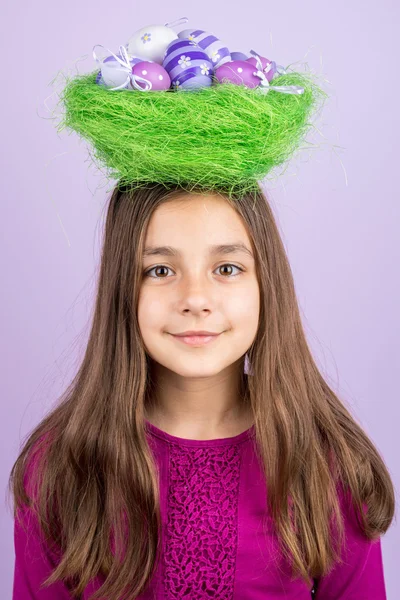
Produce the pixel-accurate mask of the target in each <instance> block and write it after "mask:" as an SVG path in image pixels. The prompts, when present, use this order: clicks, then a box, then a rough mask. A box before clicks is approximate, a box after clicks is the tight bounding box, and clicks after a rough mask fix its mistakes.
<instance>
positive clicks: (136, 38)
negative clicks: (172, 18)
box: [128, 25, 178, 65]
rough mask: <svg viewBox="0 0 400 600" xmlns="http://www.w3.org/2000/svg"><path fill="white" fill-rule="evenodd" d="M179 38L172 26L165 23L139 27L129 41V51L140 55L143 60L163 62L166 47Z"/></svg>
mask: <svg viewBox="0 0 400 600" xmlns="http://www.w3.org/2000/svg"><path fill="white" fill-rule="evenodd" d="M177 38H178V36H177V34H176V33H175V31H174V30H173V29H171V28H170V27H166V26H165V25H149V26H148V27H143V28H142V29H139V31H137V32H136V33H134V34H133V36H132V37H131V38H130V39H129V41H128V52H129V54H132V55H133V56H140V57H141V59H142V60H151V61H153V62H156V63H158V64H160V65H161V64H162V61H163V58H164V53H165V49H166V47H167V46H168V44H170V43H171V42H172V41H173V40H176V39H177Z"/></svg>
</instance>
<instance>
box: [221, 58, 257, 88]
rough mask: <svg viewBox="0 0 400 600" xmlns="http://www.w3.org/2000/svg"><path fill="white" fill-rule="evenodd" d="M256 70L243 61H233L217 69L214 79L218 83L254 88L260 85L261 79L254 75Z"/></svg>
mask: <svg viewBox="0 0 400 600" xmlns="http://www.w3.org/2000/svg"><path fill="white" fill-rule="evenodd" d="M256 70H257V69H255V68H254V65H252V64H251V63H249V62H247V61H245V60H234V61H232V62H230V63H226V64H224V65H222V66H221V67H219V68H218V69H217V70H216V71H215V77H216V79H217V80H218V81H219V82H220V83H234V84H236V85H245V86H246V87H249V88H255V87H258V86H259V85H260V82H261V79H260V78H259V77H257V75H254V73H255V71H256Z"/></svg>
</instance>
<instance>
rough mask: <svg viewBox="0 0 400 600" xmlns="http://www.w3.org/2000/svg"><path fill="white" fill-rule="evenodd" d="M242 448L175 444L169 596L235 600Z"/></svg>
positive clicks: (170, 598) (187, 599)
mask: <svg viewBox="0 0 400 600" xmlns="http://www.w3.org/2000/svg"><path fill="white" fill-rule="evenodd" d="M240 460H241V454H240V452H239V449H238V446H237V445H233V446H218V447H205V448H200V447H197V448H196V447H194V448H191V447H182V446H178V445H175V444H170V465H169V488H168V522H167V526H166V542H165V552H164V561H165V577H164V586H165V597H166V598H168V600H178V599H179V600H182V599H185V600H205V599H209V598H218V600H231V599H232V597H233V587H234V579H235V566H236V550H237V507H238V492H239V475H240Z"/></svg>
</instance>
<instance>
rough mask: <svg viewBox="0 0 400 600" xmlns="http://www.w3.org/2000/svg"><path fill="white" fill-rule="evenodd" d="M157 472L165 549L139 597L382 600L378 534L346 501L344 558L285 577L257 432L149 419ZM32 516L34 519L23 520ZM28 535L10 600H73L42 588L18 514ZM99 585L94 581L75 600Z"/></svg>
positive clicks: (31, 537) (21, 544) (44, 563)
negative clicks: (216, 430)
mask: <svg viewBox="0 0 400 600" xmlns="http://www.w3.org/2000/svg"><path fill="white" fill-rule="evenodd" d="M146 425H147V435H148V436H149V438H148V439H149V443H150V446H151V448H152V450H153V452H154V453H155V454H154V455H155V458H156V462H157V464H158V467H159V472H160V482H161V486H160V494H161V517H162V531H163V536H162V537H163V543H162V555H161V560H160V562H159V565H158V568H157V570H156V572H155V573H154V576H153V578H152V580H151V582H150V585H149V587H148V589H147V590H146V592H145V593H142V594H141V595H140V596H138V597H137V600H184V599H185V600H206V599H207V600H209V599H210V598H215V599H217V600H280V599H283V598H284V599H285V600H310V599H312V598H314V599H317V600H339V599H340V600H386V590H385V580H384V570H383V563H382V550H381V540H380V539H378V540H376V541H374V542H371V541H369V540H368V539H367V538H365V537H364V536H363V535H362V532H361V530H360V528H359V526H358V525H357V521H356V516H355V513H354V512H353V511H352V510H351V509H350V506H349V505H348V504H344V505H343V507H344V508H343V510H344V518H345V527H346V537H347V549H346V550H345V562H344V564H342V565H336V566H335V567H334V569H333V570H332V571H331V573H330V574H328V575H327V576H326V577H324V578H321V579H319V580H318V581H314V584H315V586H316V589H315V590H314V591H313V585H312V583H310V585H308V584H306V583H305V582H304V581H302V580H301V579H296V580H294V581H291V580H290V565H289V564H288V563H287V562H286V561H285V560H284V559H283V557H282V555H281V553H280V551H279V549H278V540H277V538H276V534H275V532H274V528H273V526H272V522H271V521H268V520H267V523H268V527H267V532H266V535H265V536H264V534H263V531H262V517H263V514H264V510H265V507H266V496H265V489H264V488H265V486H264V484H263V474H262V471H261V466H260V464H259V460H258V457H257V455H256V453H255V445H254V442H255V438H254V436H255V428H254V425H253V426H252V427H250V429H248V430H246V431H244V432H242V433H240V434H239V435H236V436H234V437H230V438H219V439H214V440H190V439H184V438H179V437H176V436H173V435H170V434H168V433H166V432H164V431H162V430H161V429H158V428H157V427H155V426H154V425H153V424H151V423H150V422H148V421H146ZM29 517H31V518H29ZM24 520H25V523H26V525H27V526H28V535H26V534H25V532H24V531H23V529H22V528H21V527H17V526H16V524H15V522H14V534H15V535H14V540H15V554H16V558H15V571H14V588H13V600H71V599H72V595H71V594H70V591H69V590H68V588H67V587H66V586H65V585H64V584H62V583H59V582H57V583H55V584H53V585H52V586H50V587H48V588H46V589H43V590H39V588H40V584H41V583H42V582H43V581H44V580H45V579H46V577H48V576H49V574H50V572H51V571H52V569H53V568H54V565H55V564H56V562H55V561H56V558H55V557H54V556H53V555H52V554H51V553H50V551H49V549H48V548H46V544H45V542H44V540H43V536H41V535H40V533H39V531H38V527H37V523H36V522H35V520H34V519H33V518H32V515H30V514H29V513H28V512H25V513H24ZM103 582H104V576H98V577H96V578H95V579H93V580H92V581H91V582H90V583H89V585H88V586H87V587H86V589H85V592H84V594H83V596H82V600H88V599H89V597H90V595H91V594H92V593H93V592H94V591H96V590H97V589H98V588H99V587H100V585H101V584H102V583H103Z"/></svg>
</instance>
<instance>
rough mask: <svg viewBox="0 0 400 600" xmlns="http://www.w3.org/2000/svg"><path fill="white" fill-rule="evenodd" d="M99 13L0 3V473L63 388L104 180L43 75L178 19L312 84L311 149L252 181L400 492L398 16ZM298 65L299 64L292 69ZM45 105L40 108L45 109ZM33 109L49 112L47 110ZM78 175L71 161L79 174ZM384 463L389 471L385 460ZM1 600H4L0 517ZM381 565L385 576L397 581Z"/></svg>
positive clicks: (331, 357) (298, 9)
mask: <svg viewBox="0 0 400 600" xmlns="http://www.w3.org/2000/svg"><path fill="white" fill-rule="evenodd" d="M165 6H166V4H165V3H164V2H161V1H160V0H158V1H157V2H155V3H154V4H153V6H151V4H150V3H147V2H146V3H143V6H141V5H139V4H138V3H133V2H132V3H131V2H120V1H119V0H116V1H115V2H113V3H111V4H110V3H109V2H105V1H103V0H97V2H94V0H86V1H85V2H81V1H80V2H77V1H75V0H73V1H70V2H66V3H54V2H51V1H50V0H38V1H37V2H28V1H27V0H24V2H23V3H22V4H21V3H17V2H14V1H11V0H6V1H3V3H2V8H3V10H2V12H3V15H2V16H1V21H2V23H3V28H2V31H3V33H2V36H1V42H0V43H1V44H2V56H3V59H4V60H3V62H2V94H1V103H2V107H1V115H2V130H1V134H2V135H1V148H2V178H1V202H2V215H3V217H2V219H1V237H0V242H1V252H0V257H1V277H2V286H1V289H2V295H1V303H2V307H1V309H2V310H1V331H2V336H1V353H2V360H1V364H2V377H1V410H2V416H1V421H0V423H1V436H0V440H1V441H0V443H1V448H2V452H1V460H2V463H1V477H2V483H3V489H4V493H5V486H6V483H7V479H8V475H9V471H10V469H11V465H12V463H13V462H14V460H15V458H16V456H17V453H18V450H19V445H20V442H21V441H22V438H23V437H24V436H25V435H26V434H27V433H28V432H29V431H30V430H31V429H32V428H33V426H34V425H36V424H37V422H38V421H39V420H40V419H41V418H42V417H43V416H44V414H45V412H46V411H47V410H48V409H50V407H51V405H52V403H53V402H54V401H55V400H56V399H57V397H58V396H59V394H60V393H61V392H62V390H64V389H65V386H66V385H67V383H68V382H69V381H70V378H71V376H72V374H73V373H74V370H75V368H76V366H77V364H78V361H79V357H80V356H81V353H82V352H83V348H84V344H85V340H86V335H87V328H86V325H87V319H88V316H89V312H90V310H91V307H92V301H93V291H94V283H95V275H96V271H95V270H96V265H97V263H98V254H99V253H98V249H99V241H100V225H101V222H102V215H101V211H102V208H103V206H104V203H105V201H106V197H107V194H108V191H109V190H110V189H111V183H108V182H107V181H105V180H104V178H103V176H102V174H101V173H99V172H98V171H96V170H95V169H94V168H93V167H90V161H89V160H87V159H88V154H87V149H86V145H85V144H84V143H83V142H80V141H79V139H78V137H77V136H76V135H75V134H73V135H70V136H69V135H68V134H67V132H63V133H62V134H60V136H57V133H56V131H55V129H54V126H53V124H52V122H51V121H50V120H46V119H48V118H49V117H50V116H51V114H50V112H49V110H51V109H52V108H54V106H55V96H54V95H53V96H52V97H50V98H48V96H50V95H51V94H52V93H53V92H54V88H52V87H51V86H50V85H49V84H50V81H51V80H52V79H53V78H54V77H55V76H56V75H57V72H58V71H59V70H64V71H65V70H72V69H74V63H75V60H76V59H78V58H79V57H83V56H85V55H86V60H83V61H82V62H79V63H78V66H77V68H78V71H79V73H84V72H87V71H90V70H92V69H94V68H95V66H96V65H95V64H94V61H93V59H92V54H91V52H92V47H93V46H94V45H95V44H103V45H105V46H106V47H108V48H110V49H112V50H113V51H114V52H115V51H116V50H117V48H118V46H119V44H121V43H122V44H123V43H125V42H126V41H127V39H128V38H129V37H130V36H131V35H132V34H133V33H134V31H136V30H137V29H139V28H141V27H143V26H145V25H149V24H153V23H159V24H165V23H167V22H171V21H174V20H176V19H179V18H180V17H183V16H187V17H188V18H189V22H188V23H187V24H186V25H181V26H179V27H178V28H177V30H178V31H179V30H180V29H183V28H186V27H196V28H201V29H205V30H207V31H210V32H213V33H214V34H215V35H218V36H219V37H220V38H221V39H222V40H224V41H225V43H226V44H227V45H228V47H230V48H231V50H242V51H244V52H248V51H249V50H250V49H254V50H256V51H257V52H260V53H261V54H264V55H265V56H267V57H270V58H271V59H273V60H276V61H277V62H278V63H279V64H282V65H284V66H288V65H289V64H291V63H296V62H297V61H300V63H303V64H304V62H307V64H308V67H309V68H310V69H312V70H313V71H314V72H317V73H320V74H322V76H323V77H325V78H326V79H327V80H329V82H327V83H326V88H325V89H326V90H327V91H328V93H330V96H331V97H330V100H329V102H328V103H327V105H326V107H325V110H324V112H323V114H322V116H321V117H320V118H319V121H318V128H319V131H320V134H317V135H313V136H312V138H310V139H312V141H313V143H315V144H317V145H318V146H319V147H316V148H315V149H313V151H310V152H307V151H305V152H303V153H302V155H301V156H300V155H299V156H298V157H297V158H296V159H295V160H293V161H292V163H291V166H290V167H289V169H288V170H287V171H286V173H285V174H284V175H282V176H281V178H280V179H279V180H278V181H276V182H275V183H273V184H268V185H267V186H266V189H267V190H269V191H270V200H271V202H272V204H273V207H274V209H275V211H276V214H277V216H278V218H279V222H280V227H281V231H282V235H283V238H284V242H285V245H286V248H287V251H288V253H289V257H290V261H291V264H292V268H293V272H294V276H295V280H296V288H297V292H298V297H299V302H300V305H301V309H302V314H303V317H304V325H305V327H306V331H307V335H308V337H309V341H310V344H311V346H312V349H313V351H314V354H315V356H316V358H317V361H318V363H319V365H320V367H321V369H322V370H323V372H324V373H325V375H326V376H327V377H328V378H329V380H330V382H331V385H333V386H334V388H335V390H336V391H337V392H338V393H339V394H340V395H341V397H342V398H343V399H344V400H345V401H346V402H348V404H349V405H350V407H351V409H352V410H353V412H354V414H355V416H356V418H357V419H358V420H359V421H360V422H361V424H362V425H363V426H364V428H365V429H366V431H367V432H368V434H369V435H370V436H371V438H372V439H373V440H374V442H375V443H376V445H377V446H378V448H379V450H380V451H381V453H382V455H383V457H384V459H385V461H386V463H387V465H388V467H389V469H390V472H391V474H392V476H393V479H394V482H395V485H398V482H399V479H400V468H399V463H398V457H399V455H400V454H399V450H400V445H399V436H398V432H397V424H398V417H399V408H398V402H399V391H398V388H399V386H398V382H399V363H400V361H399V333H400V327H399V316H398V313H399V306H400V298H399V260H400V256H399V254H400V253H399V243H398V237H399V236H398V234H399V216H400V215H399V200H400V199H399V193H398V189H397V188H398V182H397V179H398V161H399V146H398V140H399V137H400V131H399V120H398V102H399V91H400V90H399V83H398V72H397V71H398V69H397V65H398V57H399V44H398V42H397V41H396V40H398V29H397V25H398V23H399V22H400V14H399V8H398V6H399V5H398V3H395V2H394V1H393V0H383V1H382V2H379V3H378V4H376V3H375V2H372V1H371V0H366V1H365V0H364V1H361V0H353V1H352V2H349V1H344V0H339V1H337V2H321V1H320V0H305V1H303V2H297V1H294V0H291V1H289V2H276V3H274V2H269V3H265V2H263V1H262V0H256V1H255V2H254V3H253V4H252V5H249V4H245V3H243V2H240V3H239V2H238V3H237V4H235V5H233V4H232V5H227V6H226V7H225V8H224V7H223V5H222V4H221V3H215V2H210V1H206V2H205V3H204V2H203V3H202V4H201V5H199V6H198V8H196V7H194V5H193V4H189V5H188V4H187V3H186V2H185V3H182V4H180V3H178V2H172V3H169V8H168V9H167V8H166V7H165ZM299 68H303V67H302V66H301V64H300V66H299ZM46 99H47V100H46ZM45 101H46V103H47V106H48V107H49V110H48V109H47V108H46V105H45ZM85 161H86V162H85ZM396 456H397V460H396ZM1 519H2V523H1V531H2V536H1V553H2V560H1V562H0V581H1V583H0V597H1V598H4V599H6V598H10V597H11V590H12V579H13V566H14V546H13V522H12V513H11V509H10V507H9V505H8V504H7V502H6V497H5V496H4V503H3V510H2V511H1ZM399 546H400V535H399V529H398V527H397V525H396V523H394V525H393V526H392V528H391V529H390V530H389V532H388V533H387V535H386V536H385V537H384V539H383V553H384V565H385V575H386V582H387V591H388V598H389V600H395V599H396V598H397V597H398V581H397V579H398V577H397V576H398V564H399V558H400V556H399V554H400V553H399V550H398V548H399ZM396 567H397V568H396Z"/></svg>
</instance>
